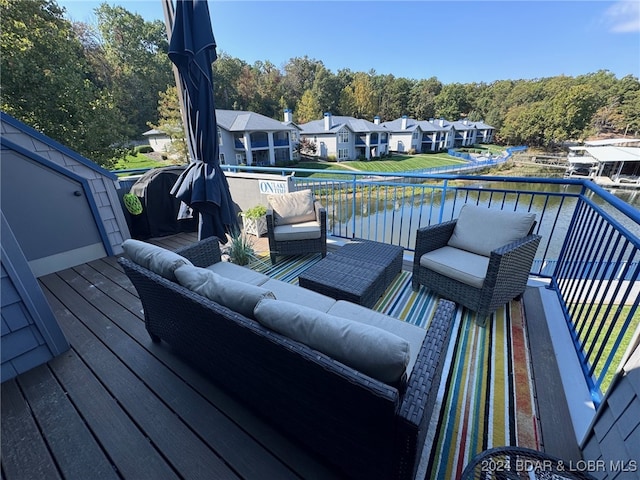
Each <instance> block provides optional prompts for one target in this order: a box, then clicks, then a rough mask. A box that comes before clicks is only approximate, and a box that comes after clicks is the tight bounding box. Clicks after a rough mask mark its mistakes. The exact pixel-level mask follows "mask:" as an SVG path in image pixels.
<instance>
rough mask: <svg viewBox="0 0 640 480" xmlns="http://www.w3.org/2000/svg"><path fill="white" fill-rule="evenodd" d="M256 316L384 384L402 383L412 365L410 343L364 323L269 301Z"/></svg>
mask: <svg viewBox="0 0 640 480" xmlns="http://www.w3.org/2000/svg"><path fill="white" fill-rule="evenodd" d="M255 317H256V320H258V322H260V323H261V324H263V325H264V326H265V327H267V328H270V329H272V330H275V331H276V332H278V333H281V334H282V335H285V336H287V337H289V338H291V339H292V340H296V341H298V342H300V343H304V344H305V345H308V346H309V347H311V348H313V349H315V350H318V351H319V352H322V353H324V354H326V355H328V356H329V357H331V358H333V359H334V360H337V361H339V362H342V363H344V364H345V365H348V366H350V367H351V368H354V369H355V370H358V371H359V372H362V373H364V374H365V375H368V376H370V377H372V378H375V379H377V380H380V381H381V382H385V383H388V384H396V383H398V382H400V381H401V380H402V379H403V376H404V374H405V372H406V370H407V365H408V364H409V358H410V352H409V342H407V341H406V340H405V339H404V338H401V337H399V336H397V335H394V334H393V333H390V332H387V331H386V330H383V329H381V328H378V327H374V326H371V325H367V324H365V323H360V322H355V321H352V320H349V319H347V318H343V317H336V316H333V315H329V314H328V313H324V312H320V311H318V310H315V309H313V308H309V307H304V306H301V305H295V304H293V303H289V302H284V301H280V300H269V299H265V300H262V301H260V303H258V305H257V306H256V309H255Z"/></svg>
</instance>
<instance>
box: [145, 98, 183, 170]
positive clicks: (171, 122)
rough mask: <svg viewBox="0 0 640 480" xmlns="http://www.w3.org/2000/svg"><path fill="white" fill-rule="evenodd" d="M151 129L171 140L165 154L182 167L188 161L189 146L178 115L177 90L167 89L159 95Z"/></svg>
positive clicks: (150, 124)
mask: <svg viewBox="0 0 640 480" xmlns="http://www.w3.org/2000/svg"><path fill="white" fill-rule="evenodd" d="M149 126H150V127H151V128H155V129H157V130H160V131H161V132H163V133H165V134H166V135H167V136H169V137H170V138H171V143H170V144H169V146H168V149H167V153H169V154H170V155H171V156H172V157H174V160H175V163H176V164H178V165H182V164H185V163H188V161H189V146H188V145H187V139H186V137H185V132H184V123H182V114H181V113H180V101H179V98H178V88H177V87H175V86H171V87H168V88H167V90H166V92H161V93H160V98H159V100H158V123H157V124H156V125H154V124H152V123H151V122H149Z"/></svg>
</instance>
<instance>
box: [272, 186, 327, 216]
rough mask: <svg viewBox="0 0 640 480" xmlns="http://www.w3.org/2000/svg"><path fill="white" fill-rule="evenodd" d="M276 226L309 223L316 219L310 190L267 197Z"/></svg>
mask: <svg viewBox="0 0 640 480" xmlns="http://www.w3.org/2000/svg"><path fill="white" fill-rule="evenodd" d="M267 199H268V201H269V205H271V208H272V209H273V215H274V221H275V223H276V225H289V224H292V223H302V222H310V221H312V220H315V219H316V213H315V209H314V198H313V194H312V193H311V190H300V191H299V192H291V193H283V194H281V195H268V196H267Z"/></svg>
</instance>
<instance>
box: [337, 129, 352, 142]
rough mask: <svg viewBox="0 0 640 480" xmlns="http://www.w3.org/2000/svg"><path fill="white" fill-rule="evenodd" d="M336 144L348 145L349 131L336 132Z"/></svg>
mask: <svg viewBox="0 0 640 480" xmlns="http://www.w3.org/2000/svg"><path fill="white" fill-rule="evenodd" d="M338 143H349V131H348V130H340V131H339V132H338Z"/></svg>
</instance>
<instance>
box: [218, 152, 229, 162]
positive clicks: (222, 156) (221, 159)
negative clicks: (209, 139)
mask: <svg viewBox="0 0 640 480" xmlns="http://www.w3.org/2000/svg"><path fill="white" fill-rule="evenodd" d="M218 157H219V158H220V165H224V164H225V163H227V162H225V161H224V153H220V154H219V155H218Z"/></svg>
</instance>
